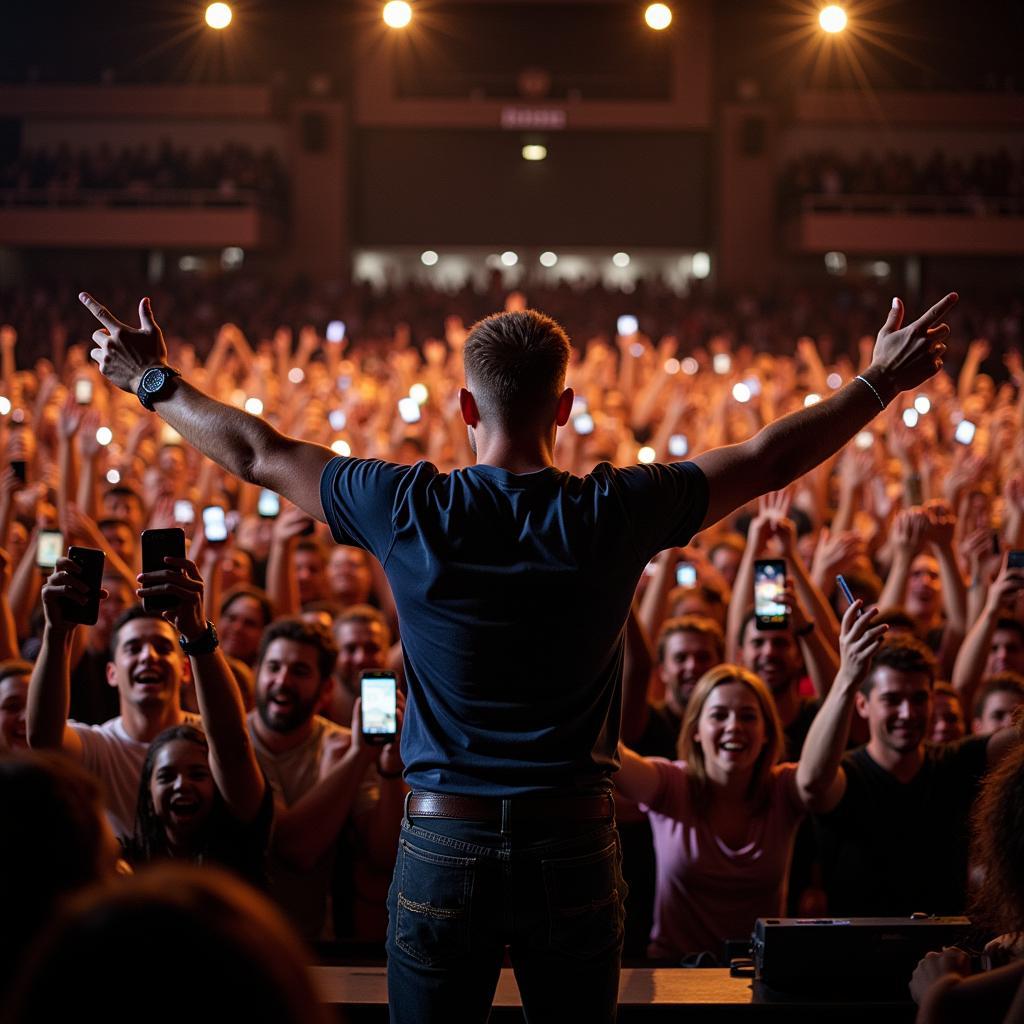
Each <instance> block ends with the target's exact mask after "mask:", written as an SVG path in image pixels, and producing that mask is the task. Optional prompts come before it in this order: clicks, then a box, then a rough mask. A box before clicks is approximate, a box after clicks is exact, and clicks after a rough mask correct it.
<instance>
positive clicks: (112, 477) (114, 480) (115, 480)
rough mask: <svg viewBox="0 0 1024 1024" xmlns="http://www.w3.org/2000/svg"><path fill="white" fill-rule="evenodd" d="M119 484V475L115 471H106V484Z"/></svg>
mask: <svg viewBox="0 0 1024 1024" xmlns="http://www.w3.org/2000/svg"><path fill="white" fill-rule="evenodd" d="M120 482H121V474H120V473H119V472H118V471H117V470H116V469H108V470H107V483H108V484H119V483H120Z"/></svg>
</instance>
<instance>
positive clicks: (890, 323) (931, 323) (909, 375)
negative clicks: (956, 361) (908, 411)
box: [871, 292, 959, 397]
mask: <svg viewBox="0 0 1024 1024" xmlns="http://www.w3.org/2000/svg"><path fill="white" fill-rule="evenodd" d="M958 298H959V296H958V295H957V294H956V292H950V293H949V294H948V295H947V296H946V297H945V298H944V299H940V300H939V301H938V302H937V303H935V305H934V306H932V308H931V309H929V310H928V312H927V313H925V314H924V315H923V316H921V317H919V318H918V319H917V320H915V321H913V323H910V324H907V325H906V326H904V325H903V315H904V309H903V301H902V300H901V299H898V298H896V299H893V300H892V309H891V310H889V316H888V317H887V318H886V321H885V323H884V324H882V329H881V330H880V331H879V332H878V337H877V338H876V339H875V349H874V353H873V354H872V359H871V366H872V367H877V368H878V369H879V370H880V371H881V372H882V375H883V378H884V380H885V381H886V382H887V383H888V384H889V386H890V387H892V388H893V389H894V391H896V392H900V391H908V390H910V389H911V388H916V387H918V386H919V385H921V384H923V383H924V382H925V381H926V380H927V379H928V378H929V377H932V376H934V375H935V374H936V373H937V372H938V371H939V370H941V369H942V358H943V356H944V355H945V354H946V339H947V338H948V337H949V325H948V324H944V323H941V320H942V318H943V317H944V316H945V315H946V313H948V312H949V311H950V310H951V309H952V308H953V307H954V306H955V305H956V303H957V300H958ZM883 397H885V396H883ZM888 397H892V396H891V395H890V396H888Z"/></svg>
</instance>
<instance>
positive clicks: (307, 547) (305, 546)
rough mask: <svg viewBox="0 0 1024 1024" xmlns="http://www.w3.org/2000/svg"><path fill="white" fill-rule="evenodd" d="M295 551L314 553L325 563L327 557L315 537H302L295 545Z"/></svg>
mask: <svg viewBox="0 0 1024 1024" xmlns="http://www.w3.org/2000/svg"><path fill="white" fill-rule="evenodd" d="M295 550H296V551H315V552H316V553H317V554H318V555H319V556H320V560H321V561H324V562H326V561H327V556H326V555H325V554H324V546H323V544H321V543H320V541H318V540H317V539H316V538H315V537H302V538H301V539H300V540H299V543H298V544H296V545H295Z"/></svg>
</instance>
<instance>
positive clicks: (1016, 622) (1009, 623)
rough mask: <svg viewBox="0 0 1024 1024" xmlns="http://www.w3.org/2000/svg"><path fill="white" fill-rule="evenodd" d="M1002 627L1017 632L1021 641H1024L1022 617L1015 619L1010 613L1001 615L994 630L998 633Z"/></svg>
mask: <svg viewBox="0 0 1024 1024" xmlns="http://www.w3.org/2000/svg"><path fill="white" fill-rule="evenodd" d="M1001 629H1004V630H1009V631H1010V632H1012V633H1016V634H1017V636H1018V637H1019V638H1020V641H1021V643H1024V622H1021V621H1020V619H1013V618H1011V617H1010V616H1009V615H1001V616H1000V617H999V620H998V621H997V622H996V628H995V630H994V632H996V633H998V632H999V630H1001Z"/></svg>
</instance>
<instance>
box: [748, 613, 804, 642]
mask: <svg viewBox="0 0 1024 1024" xmlns="http://www.w3.org/2000/svg"><path fill="white" fill-rule="evenodd" d="M756 618H757V612H756V611H754V609H753V608H751V609H750V611H749V612H747V614H746V616H745V617H744V619H743V621H742V622H741V623H740V634H739V637H740V638H739V644H740V647H742V646H743V645H744V644H745V643H746V641H747V630H748V629H750V624H751V623H752V622H753V621H754V620H755V619H756ZM773 632H775V633H783V634H785V635H786V636H793V624H792V622H790V624H789V626H788V627H787V628H786V629H776V630H773Z"/></svg>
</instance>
